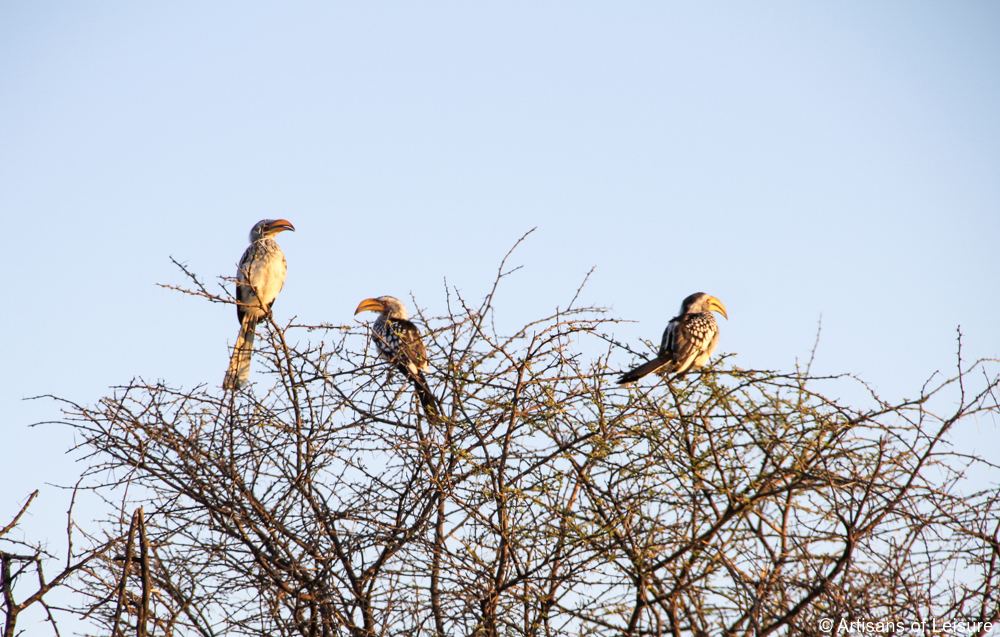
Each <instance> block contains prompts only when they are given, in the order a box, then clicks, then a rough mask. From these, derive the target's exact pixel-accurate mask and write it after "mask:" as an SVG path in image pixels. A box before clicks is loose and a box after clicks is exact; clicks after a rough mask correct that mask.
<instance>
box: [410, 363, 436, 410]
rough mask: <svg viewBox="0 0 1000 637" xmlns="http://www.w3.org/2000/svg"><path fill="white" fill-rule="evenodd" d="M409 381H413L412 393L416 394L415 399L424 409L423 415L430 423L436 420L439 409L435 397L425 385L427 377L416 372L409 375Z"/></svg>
mask: <svg viewBox="0 0 1000 637" xmlns="http://www.w3.org/2000/svg"><path fill="white" fill-rule="evenodd" d="M409 376H410V380H412V381H413V391H414V392H415V393H416V394H417V399H418V400H419V401H420V406H421V407H423V408H424V414H425V415H426V416H427V419H428V420H430V421H434V420H437V418H438V416H439V414H440V409H439V406H438V400H437V397H435V396H434V393H433V392H432V391H431V387H430V385H428V384H427V377H425V376H424V373H423V372H422V371H417V373H416V374H409Z"/></svg>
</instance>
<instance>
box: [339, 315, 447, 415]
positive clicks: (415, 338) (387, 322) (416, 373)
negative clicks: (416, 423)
mask: <svg viewBox="0 0 1000 637" xmlns="http://www.w3.org/2000/svg"><path fill="white" fill-rule="evenodd" d="M368 310H371V311H373V312H378V313H379V316H378V318H377V319H375V324H374V325H372V331H373V332H374V333H375V339H374V340H375V347H376V348H377V349H378V353H379V355H380V356H382V358H384V359H385V360H387V361H389V362H390V363H392V364H393V365H394V366H395V367H396V369H398V370H400V371H401V372H403V374H405V375H406V377H407V378H409V379H410V381H412V382H413V387H414V390H415V391H416V393H417V398H419V399H420V404H421V405H423V407H424V410H425V411H427V412H428V414H430V412H431V411H436V408H437V399H436V398H435V397H434V394H433V393H431V390H430V386H429V385H428V384H427V379H426V378H425V377H424V371H426V370H427V369H429V368H430V366H429V365H428V364H427V350H426V349H425V348H424V341H423V339H421V338H420V330H418V329H417V326H416V325H414V324H413V323H411V322H410V321H409V320H408V319H409V314H408V313H407V311H406V306H405V305H403V303H402V302H401V301H400V300H399V299H397V298H395V297H392V296H380V297H378V298H374V299H365V300H364V301H362V302H361V303H360V304H359V305H358V309H356V310H354V314H355V315H357V314H360V313H361V312H365V311H368Z"/></svg>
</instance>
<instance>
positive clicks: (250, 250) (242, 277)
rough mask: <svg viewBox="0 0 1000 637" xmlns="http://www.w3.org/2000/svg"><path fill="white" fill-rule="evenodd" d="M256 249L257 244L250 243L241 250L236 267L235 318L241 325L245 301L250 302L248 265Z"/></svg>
mask: <svg viewBox="0 0 1000 637" xmlns="http://www.w3.org/2000/svg"><path fill="white" fill-rule="evenodd" d="M256 249H257V244H256V243H251V244H250V245H249V247H247V249H246V250H244V251H243V256H242V257H240V263H239V265H238V266H237V267H236V318H238V319H239V321H240V324H241V325H242V324H243V315H244V314H246V307H247V303H249V302H250V295H251V294H252V292H253V291H252V290H251V288H250V286H249V285H247V284H246V281H247V279H248V278H249V276H250V265H251V264H252V263H253V258H254V254H255V252H256Z"/></svg>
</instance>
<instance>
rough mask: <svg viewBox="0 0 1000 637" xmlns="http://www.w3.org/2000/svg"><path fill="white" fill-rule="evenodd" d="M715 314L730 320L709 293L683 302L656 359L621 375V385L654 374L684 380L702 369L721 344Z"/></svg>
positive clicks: (719, 302)
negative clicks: (713, 314)
mask: <svg viewBox="0 0 1000 637" xmlns="http://www.w3.org/2000/svg"><path fill="white" fill-rule="evenodd" d="M713 311H715V312H718V313H719V314H721V315H722V316H725V317H726V319H727V320H728V319H729V316H727V315H726V307H725V306H724V305H723V304H722V301H720V300H719V299H717V298H715V297H714V296H712V295H710V294H705V293H704V292H696V293H694V294H692V295H691V296H689V297H687V298H686V299H684V302H683V303H681V312H680V314H678V315H677V316H675V317H674V318H672V319H670V322H669V323H667V329H666V330H664V332H663V341H662V342H661V343H660V351H659V353H658V354H657V355H656V358H654V359H653V360H651V361H648V362H646V363H643V364H642V365H639V366H638V367H636V368H635V369H633V370H632V371H630V372H628V373H626V374H622V376H621V378H619V379H618V384H619V385H624V384H625V383H632V382H635V381H637V380H639V379H640V378H642V377H643V376H645V375H647V374H651V373H653V372H660V373H661V374H671V373H674V374H676V376H675V378H683V377H684V374H686V373H688V372H689V371H690V370H692V369H694V368H696V367H703V366H704V365H705V363H707V362H708V359H709V358H710V357H711V356H712V352H714V351H715V348H716V347H717V346H718V345H719V326H718V324H717V323H716V322H715V317H714V316H712V312H713Z"/></svg>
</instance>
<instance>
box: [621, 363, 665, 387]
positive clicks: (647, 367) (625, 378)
mask: <svg viewBox="0 0 1000 637" xmlns="http://www.w3.org/2000/svg"><path fill="white" fill-rule="evenodd" d="M669 363H670V361H665V360H663V359H662V358H659V357H657V358H654V359H653V360H651V361H647V362H645V363H643V364H642V365H639V366H638V367H636V368H635V369H633V370H632V371H630V372H626V373H624V374H622V375H621V378H619V379H618V384H619V385H625V384H626V383H634V382H635V381H637V380H639V379H640V378H642V377H643V376H646V375H648V374H652V373H653V372H655V371H657V370H658V369H660V368H661V367H663V366H664V365H667V364H669Z"/></svg>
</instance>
